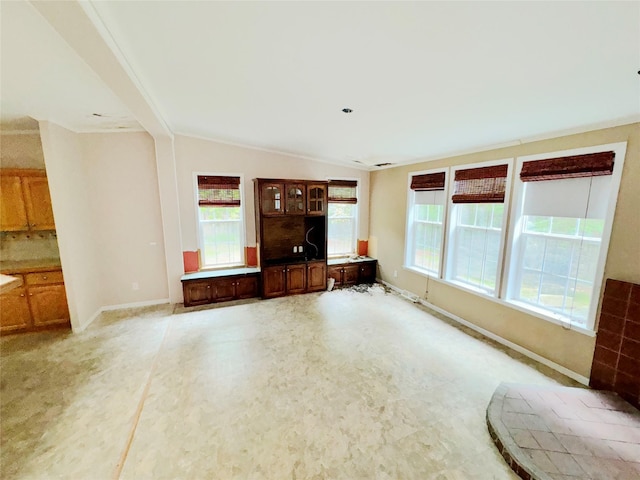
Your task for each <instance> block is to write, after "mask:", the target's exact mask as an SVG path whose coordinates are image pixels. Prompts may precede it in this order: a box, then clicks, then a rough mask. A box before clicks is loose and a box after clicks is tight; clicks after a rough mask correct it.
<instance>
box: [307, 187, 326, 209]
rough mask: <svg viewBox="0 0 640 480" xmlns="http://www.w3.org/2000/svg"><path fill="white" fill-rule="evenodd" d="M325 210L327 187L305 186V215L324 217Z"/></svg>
mask: <svg viewBox="0 0 640 480" xmlns="http://www.w3.org/2000/svg"><path fill="white" fill-rule="evenodd" d="M326 208H327V186H326V185H313V184H312V185H309V186H307V214H308V215H324V214H325V212H326Z"/></svg>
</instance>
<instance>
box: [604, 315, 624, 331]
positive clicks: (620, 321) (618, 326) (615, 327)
mask: <svg viewBox="0 0 640 480" xmlns="http://www.w3.org/2000/svg"><path fill="white" fill-rule="evenodd" d="M623 327H624V318H622V317H616V316H614V315H609V314H607V313H603V314H601V315H600V322H599V323H598V331H600V330H601V329H602V330H606V331H608V332H611V333H617V334H618V335H621V334H622V328H623Z"/></svg>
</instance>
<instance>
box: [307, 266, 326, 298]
mask: <svg viewBox="0 0 640 480" xmlns="http://www.w3.org/2000/svg"><path fill="white" fill-rule="evenodd" d="M326 289H327V265H326V264H325V263H324V262H313V263H309V264H307V291H308V292H317V291H320V290H326Z"/></svg>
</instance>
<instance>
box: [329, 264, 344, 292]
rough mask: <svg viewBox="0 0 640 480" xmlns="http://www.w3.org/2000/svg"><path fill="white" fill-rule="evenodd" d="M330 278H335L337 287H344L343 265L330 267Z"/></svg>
mask: <svg viewBox="0 0 640 480" xmlns="http://www.w3.org/2000/svg"><path fill="white" fill-rule="evenodd" d="M329 278H333V279H334V280H335V281H336V283H334V285H335V286H336V287H339V286H340V285H342V265H336V266H333V267H329Z"/></svg>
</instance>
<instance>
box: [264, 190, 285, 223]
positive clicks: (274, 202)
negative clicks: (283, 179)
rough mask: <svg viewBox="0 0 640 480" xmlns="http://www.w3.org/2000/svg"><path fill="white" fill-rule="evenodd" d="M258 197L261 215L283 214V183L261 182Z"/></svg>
mask: <svg viewBox="0 0 640 480" xmlns="http://www.w3.org/2000/svg"><path fill="white" fill-rule="evenodd" d="M259 199H260V201H259V203H260V213H262V215H282V214H284V211H285V210H284V183H276V182H266V183H263V184H262V185H261V186H260V191H259Z"/></svg>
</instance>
